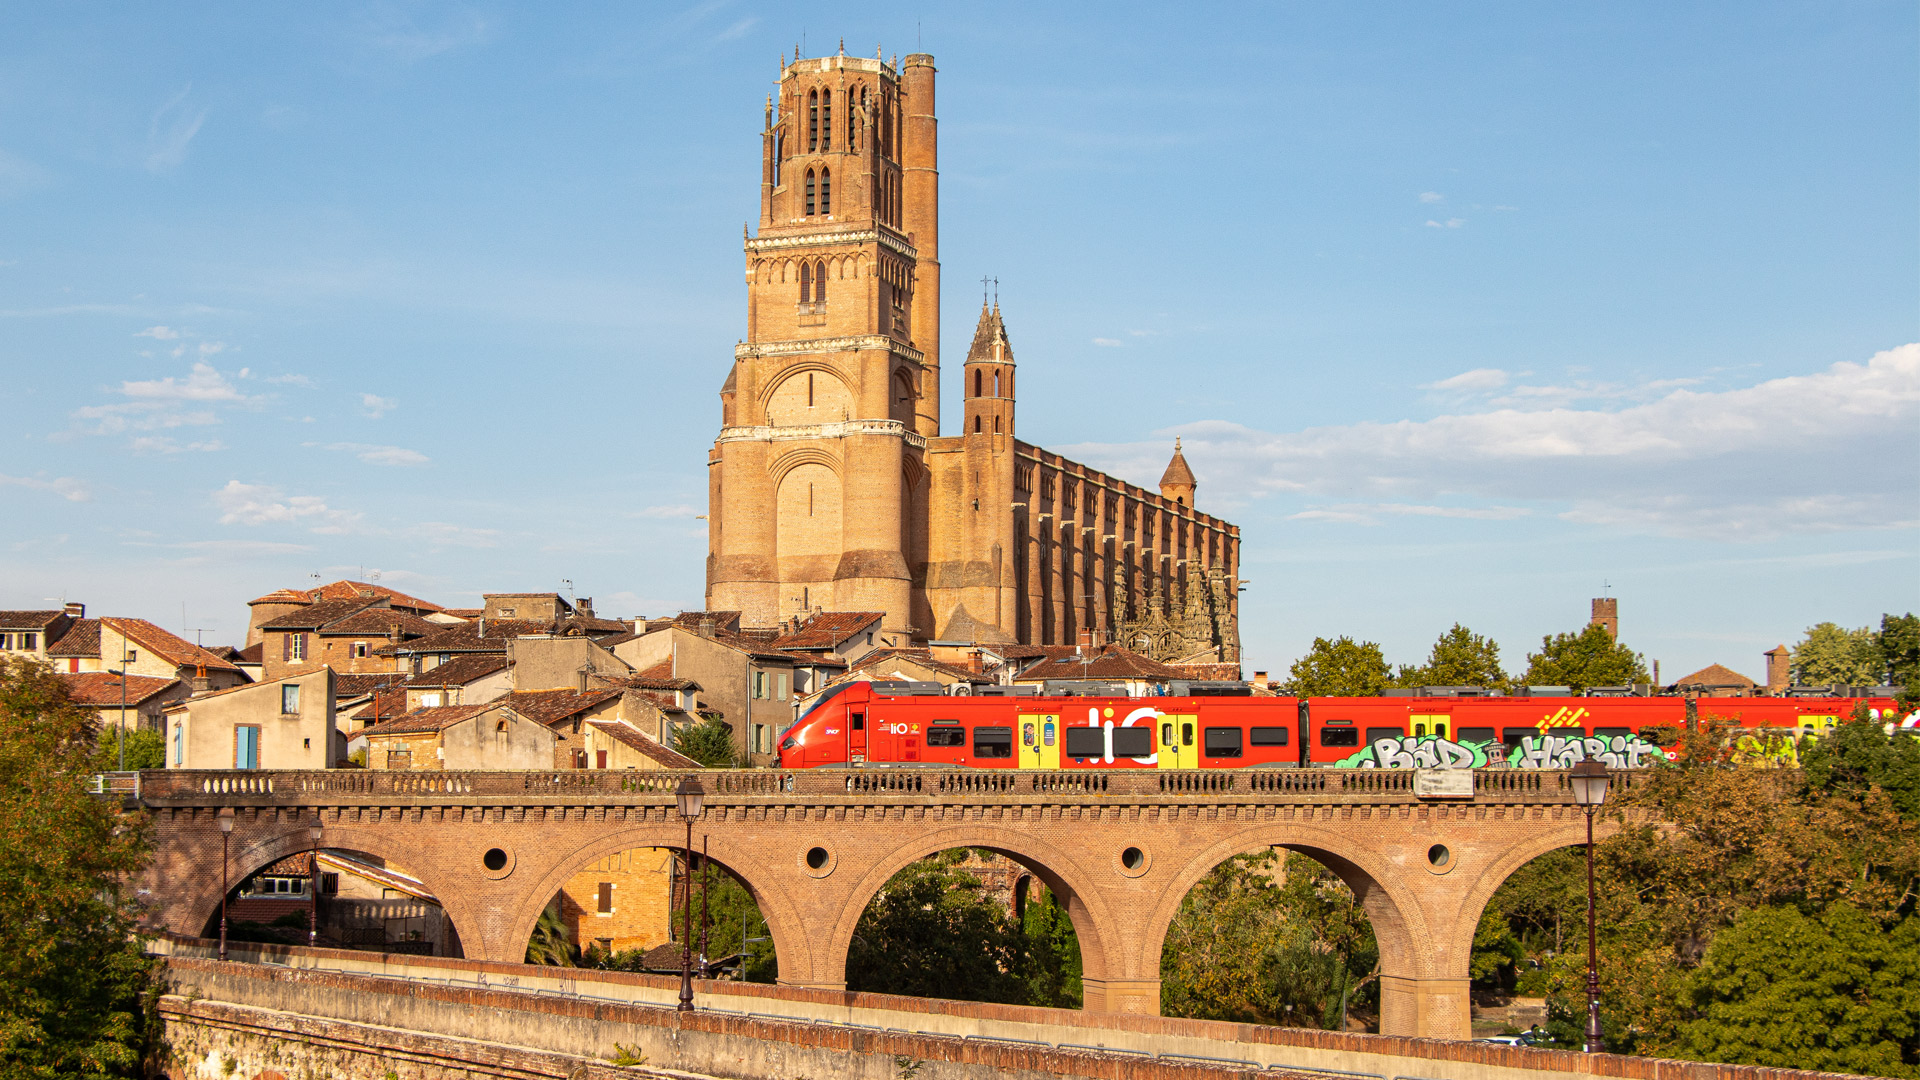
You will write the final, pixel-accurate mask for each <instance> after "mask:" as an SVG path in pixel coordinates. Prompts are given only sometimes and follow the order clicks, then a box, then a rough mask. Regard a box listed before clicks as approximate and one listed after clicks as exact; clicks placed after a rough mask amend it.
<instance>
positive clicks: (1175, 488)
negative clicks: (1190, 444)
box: [1160, 439, 1198, 506]
mask: <svg viewBox="0 0 1920 1080" xmlns="http://www.w3.org/2000/svg"><path fill="white" fill-rule="evenodd" d="M1196 486H1198V481H1196V480H1194V478H1193V470H1192V469H1190V468H1188V467H1187V456H1186V455H1185V454H1182V453H1181V452H1180V440H1179V439H1175V440H1173V460H1172V461H1169V462H1167V471H1166V472H1164V473H1161V474H1160V497H1161V498H1163V499H1172V500H1173V501H1174V502H1175V503H1178V504H1179V505H1181V506H1192V505H1193V489H1194V488H1195V487H1196Z"/></svg>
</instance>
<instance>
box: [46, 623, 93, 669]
mask: <svg viewBox="0 0 1920 1080" xmlns="http://www.w3.org/2000/svg"><path fill="white" fill-rule="evenodd" d="M47 655H48V656H55V657H60V658H63V659H64V658H66V657H70V656H72V657H82V658H87V657H91V658H96V659H97V658H98V657H99V656H100V620H99V619H75V620H73V625H72V626H69V627H67V632H66V633H64V634H62V635H60V640H59V641H58V642H56V643H55V644H53V645H50V646H48V647H47Z"/></svg>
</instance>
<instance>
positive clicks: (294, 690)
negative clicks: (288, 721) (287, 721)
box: [280, 683, 300, 716]
mask: <svg viewBox="0 0 1920 1080" xmlns="http://www.w3.org/2000/svg"><path fill="white" fill-rule="evenodd" d="M280 712H281V714H282V715H285V716H295V715H298V714H299V712H300V686H299V684H297V683H295V684H292V685H288V686H282V687H281V688H280Z"/></svg>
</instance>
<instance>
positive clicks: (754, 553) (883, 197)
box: [707, 46, 940, 644]
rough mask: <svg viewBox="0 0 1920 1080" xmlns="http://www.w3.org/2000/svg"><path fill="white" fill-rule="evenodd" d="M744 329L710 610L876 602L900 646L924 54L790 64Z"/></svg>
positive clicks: (922, 471)
mask: <svg viewBox="0 0 1920 1080" xmlns="http://www.w3.org/2000/svg"><path fill="white" fill-rule="evenodd" d="M765 121H766V122H765V128H764V130H763V131H762V134H761V178H760V222H759V229H758V233H757V235H751V234H750V235H748V236H747V237H746V238H745V253H746V283H747V331H746V337H745V339H744V340H743V341H742V342H741V343H740V344H739V345H738V346H736V347H735V349H734V361H733V367H732V370H731V371H730V373H729V374H728V376H727V379H726V383H725V385H724V386H722V388H721V391H720V400H721V425H722V426H721V430H720V435H719V437H718V438H716V439H715V440H714V445H713V450H712V452H711V453H710V455H709V456H708V507H709V514H708V558H707V607H708V608H709V609H710V610H738V611H740V612H741V613H742V617H741V622H742V624H743V625H746V626H759V627H767V626H773V625H775V624H776V623H779V622H780V621H782V620H783V619H785V618H787V617H789V616H792V615H797V614H803V613H805V612H809V611H814V610H822V609H824V610H840V611H879V612H883V613H884V614H885V618H884V620H883V622H882V624H881V626H882V630H883V632H891V633H889V637H894V638H895V639H896V640H897V641H898V642H899V643H901V644H905V641H906V638H907V637H908V635H909V634H911V633H914V632H916V631H917V632H918V633H920V634H921V635H924V634H925V633H926V632H927V630H926V629H925V628H919V627H915V626H913V619H912V610H911V607H912V605H911V595H912V589H913V568H914V567H916V566H920V567H923V566H924V565H925V562H926V554H925V552H926V542H927V541H926V500H927V496H928V483H927V469H926V462H925V456H926V448H927V440H928V439H929V438H932V437H937V436H938V435H939V431H940V389H939V388H940V349H939V325H940V276H939V274H940V271H939V228H940V226H939V173H938V147H937V142H936V132H935V120H934V67H933V58H932V57H930V56H926V55H923V54H916V55H913V56H908V57H907V58H906V59H905V62H904V63H899V62H895V63H892V64H890V63H888V62H887V61H886V60H884V59H883V58H881V57H875V58H873V59H864V58H860V57H852V56H848V55H846V51H845V48H844V46H843V47H842V49H841V51H840V52H839V53H838V54H837V55H834V56H828V57H821V58H808V59H799V58H798V53H797V51H796V58H795V59H794V60H793V61H791V62H788V61H787V60H786V59H785V58H784V57H783V58H782V61H781V68H780V79H779V89H778V92H777V95H776V96H775V97H773V98H770V99H769V100H768V102H767V107H766V116H765Z"/></svg>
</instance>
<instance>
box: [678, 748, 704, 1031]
mask: <svg viewBox="0 0 1920 1080" xmlns="http://www.w3.org/2000/svg"><path fill="white" fill-rule="evenodd" d="M673 798H674V801H675V802H677V803H679V804H680V817H681V818H682V819H684V820H685V821H686V823H687V846H686V847H685V848H683V849H682V850H683V851H685V852H686V867H687V917H686V920H685V926H686V930H685V933H683V934H682V935H681V938H680V1011H681V1012H691V1011H693V822H694V819H695V818H698V817H699V816H700V811H701V810H702V809H704V808H705V803H706V799H707V793H706V790H705V789H704V788H702V787H701V786H700V781H698V780H696V779H694V778H693V777H691V776H688V777H684V778H682V779H681V781H680V786H678V787H676V788H674V789H673Z"/></svg>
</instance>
